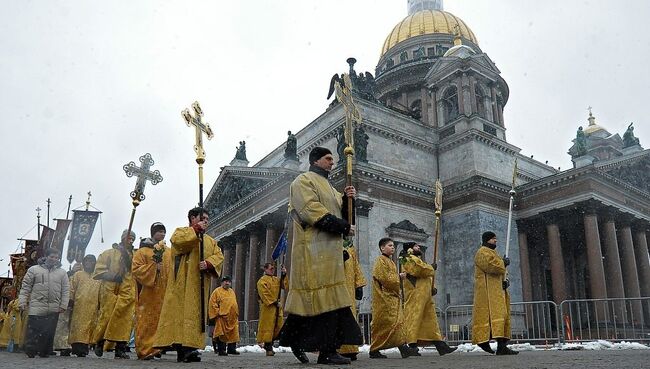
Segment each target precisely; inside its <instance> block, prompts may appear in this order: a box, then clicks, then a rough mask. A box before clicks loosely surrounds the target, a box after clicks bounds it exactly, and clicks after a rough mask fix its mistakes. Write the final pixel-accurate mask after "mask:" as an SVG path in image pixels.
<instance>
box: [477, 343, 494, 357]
mask: <svg viewBox="0 0 650 369" xmlns="http://www.w3.org/2000/svg"><path fill="white" fill-rule="evenodd" d="M478 347H480V348H481V349H482V350H483V351H485V352H487V353H488V354H494V350H492V347H490V342H489V341H488V342H483V343H479V344H478Z"/></svg>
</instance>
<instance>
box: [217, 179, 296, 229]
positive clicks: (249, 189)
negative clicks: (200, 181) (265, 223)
mask: <svg viewBox="0 0 650 369" xmlns="http://www.w3.org/2000/svg"><path fill="white" fill-rule="evenodd" d="M297 174H298V172H296V171H293V170H291V169H285V168H259V167H225V168H224V169H223V170H222V171H221V173H220V174H219V178H217V181H216V182H215V184H214V185H213V186H212V189H211V190H210V192H209V193H208V196H207V198H206V201H205V207H206V208H207V209H209V210H210V213H211V214H210V215H211V216H212V217H215V216H217V215H218V214H221V213H222V212H224V211H225V210H227V209H229V208H232V207H234V206H236V205H238V204H240V203H244V202H246V201H247V200H249V199H253V198H254V197H255V194H256V193H259V192H263V191H267V190H271V189H273V188H274V187H275V186H276V185H281V184H282V185H286V183H288V182H290V181H291V180H293V178H295V176H296V175H297Z"/></svg>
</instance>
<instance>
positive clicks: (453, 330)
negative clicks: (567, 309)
mask: <svg viewBox="0 0 650 369" xmlns="http://www.w3.org/2000/svg"><path fill="white" fill-rule="evenodd" d="M473 307H474V306H473V305H452V306H448V307H447V308H446V309H445V314H444V319H442V320H440V325H441V326H444V333H445V336H446V338H447V340H448V341H449V342H451V343H454V344H458V343H465V342H471V340H472V317H473V316H472V314H473V311H472V310H473ZM510 325H511V337H512V339H513V340H516V341H522V342H531V343H542V342H544V343H549V342H554V341H555V342H557V341H558V340H559V339H558V337H559V336H558V327H559V322H558V320H557V305H556V304H555V303H554V302H553V301H532V302H515V303H512V304H510Z"/></svg>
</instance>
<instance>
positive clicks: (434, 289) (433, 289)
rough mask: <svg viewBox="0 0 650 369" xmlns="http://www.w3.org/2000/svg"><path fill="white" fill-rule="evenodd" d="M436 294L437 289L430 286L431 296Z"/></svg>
mask: <svg viewBox="0 0 650 369" xmlns="http://www.w3.org/2000/svg"><path fill="white" fill-rule="evenodd" d="M437 294H438V289H437V288H435V287H432V288H431V296H435V295H437Z"/></svg>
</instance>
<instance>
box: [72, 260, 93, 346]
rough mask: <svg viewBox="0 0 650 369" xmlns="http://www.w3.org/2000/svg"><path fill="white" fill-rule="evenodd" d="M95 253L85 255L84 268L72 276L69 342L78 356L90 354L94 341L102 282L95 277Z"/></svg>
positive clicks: (82, 263)
mask: <svg viewBox="0 0 650 369" xmlns="http://www.w3.org/2000/svg"><path fill="white" fill-rule="evenodd" d="M96 262H97V260H96V258H95V255H90V254H89V255H86V256H84V258H83V260H82V262H81V265H82V267H83V269H82V270H80V271H78V272H76V273H75V274H73V275H72V278H70V302H71V304H72V312H71V314H70V335H69V336H68V343H69V344H70V345H71V346H72V354H73V355H77V356H78V357H85V356H86V355H88V351H89V350H88V345H90V344H92V343H94V341H93V331H94V328H95V324H96V323H97V314H98V309H99V286H100V282H99V281H97V280H95V279H93V273H94V272H95V264H96Z"/></svg>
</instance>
